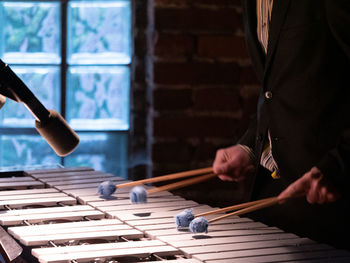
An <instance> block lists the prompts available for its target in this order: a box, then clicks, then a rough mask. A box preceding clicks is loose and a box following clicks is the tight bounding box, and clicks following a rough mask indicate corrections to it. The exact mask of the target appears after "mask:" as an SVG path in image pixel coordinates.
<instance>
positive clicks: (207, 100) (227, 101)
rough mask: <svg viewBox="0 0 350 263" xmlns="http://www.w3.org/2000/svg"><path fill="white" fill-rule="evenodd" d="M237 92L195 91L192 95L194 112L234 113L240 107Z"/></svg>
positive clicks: (234, 90) (227, 90)
mask: <svg viewBox="0 0 350 263" xmlns="http://www.w3.org/2000/svg"><path fill="white" fill-rule="evenodd" d="M239 99H240V96H239V92H238V90H236V89H234V88H215V87H214V88H206V89H197V90H196V91H195V93H194V105H195V106H194V108H195V109H196V110H212V111H235V110H237V109H239V108H240V107H241V105H240V101H239Z"/></svg>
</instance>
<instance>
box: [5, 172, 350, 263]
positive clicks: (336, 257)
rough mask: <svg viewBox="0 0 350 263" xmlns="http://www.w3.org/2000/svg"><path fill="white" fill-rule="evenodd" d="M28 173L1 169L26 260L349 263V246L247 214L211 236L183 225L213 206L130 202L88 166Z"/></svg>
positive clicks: (10, 226)
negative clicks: (105, 187)
mask: <svg viewBox="0 0 350 263" xmlns="http://www.w3.org/2000/svg"><path fill="white" fill-rule="evenodd" d="M22 175H23V176H20V177H2V176H1V174H0V224H1V225H2V226H3V227H4V228H5V229H6V230H7V233H9V234H10V235H12V236H13V237H14V238H15V239H16V240H17V242H18V243H20V244H21V245H22V246H23V248H24V252H23V253H22V255H21V257H22V260H23V261H24V262H42V263H44V262H50V263H54V262H55V263H58V262H74V263H77V262H78V263H80V262H121V263H122V262H128V263H129V262H159V261H167V262H174V263H175V262H176V263H199V262H207V263H234V262H240V263H244V262H305V263H311V262H318V263H322V262H350V253H349V252H348V251H343V250H337V249H334V248H332V247H330V246H328V245H325V244H318V243H315V242H314V241H312V240H310V239H308V238H302V237H298V236H296V235H294V234H292V233H285V232H284V231H282V230H281V229H278V228H276V227H269V226H266V225H264V224H262V223H260V222H254V221H252V220H251V219H248V218H245V217H237V216H236V217H232V218H228V219H224V220H221V221H218V222H216V223H213V224H211V225H210V226H209V232H208V233H207V234H193V233H190V232H188V230H178V229H176V226H175V220H174V216H175V215H176V214H177V213H179V212H181V211H183V210H184V209H186V208H192V209H193V212H194V213H200V212H204V211H208V210H212V209H213V208H212V207H209V206H207V205H202V204H198V203H196V202H194V201H191V200H185V199H183V198H181V197H179V196H175V195H173V194H171V193H170V192H160V193H158V194H154V195H151V196H149V197H148V203H147V204H131V203H130V200H129V191H130V189H126V188H125V189H118V190H117V191H116V193H114V194H113V196H111V197H110V198H108V199H103V198H101V197H100V196H99V195H98V194H97V187H98V185H99V183H101V182H103V181H106V180H113V181H114V182H115V183H121V182H123V181H124V179H123V178H119V177H116V176H113V175H112V174H107V173H102V172H98V171H95V170H93V169H91V168H88V167H75V168H58V169H41V170H40V169H39V170H29V171H23V173H22ZM214 216H215V217H216V216H217V215H214ZM208 218H210V216H208Z"/></svg>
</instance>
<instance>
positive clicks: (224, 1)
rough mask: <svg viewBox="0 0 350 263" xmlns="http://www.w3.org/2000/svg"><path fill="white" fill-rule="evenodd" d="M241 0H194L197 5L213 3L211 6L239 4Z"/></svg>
mask: <svg viewBox="0 0 350 263" xmlns="http://www.w3.org/2000/svg"><path fill="white" fill-rule="evenodd" d="M241 2H242V0H196V4H197V5H199V4H201V5H213V6H241V4H242V3H241Z"/></svg>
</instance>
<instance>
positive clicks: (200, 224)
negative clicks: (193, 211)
mask: <svg viewBox="0 0 350 263" xmlns="http://www.w3.org/2000/svg"><path fill="white" fill-rule="evenodd" d="M208 226H209V222H208V220H207V219H205V218H204V217H196V218H195V219H193V220H192V221H191V223H190V231H191V232H192V233H204V232H205V233H208Z"/></svg>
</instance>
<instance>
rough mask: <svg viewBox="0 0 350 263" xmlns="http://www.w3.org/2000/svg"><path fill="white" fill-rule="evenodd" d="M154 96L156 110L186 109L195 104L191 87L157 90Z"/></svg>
mask: <svg viewBox="0 0 350 263" xmlns="http://www.w3.org/2000/svg"><path fill="white" fill-rule="evenodd" d="M153 96H154V97H153V105H154V109H155V110H184V109H188V108H190V107H191V106H192V105H193V100H192V91H191V90H190V89H180V90H163V89H161V90H155V91H154V93H153Z"/></svg>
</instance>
